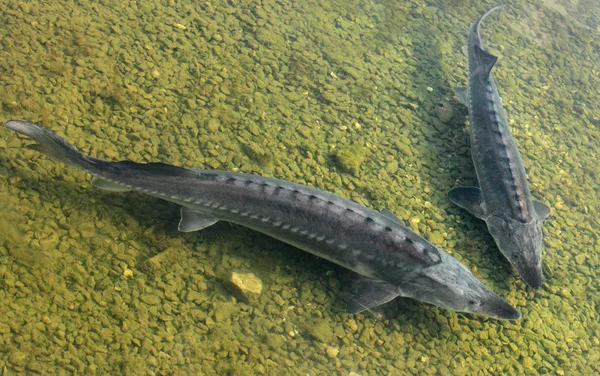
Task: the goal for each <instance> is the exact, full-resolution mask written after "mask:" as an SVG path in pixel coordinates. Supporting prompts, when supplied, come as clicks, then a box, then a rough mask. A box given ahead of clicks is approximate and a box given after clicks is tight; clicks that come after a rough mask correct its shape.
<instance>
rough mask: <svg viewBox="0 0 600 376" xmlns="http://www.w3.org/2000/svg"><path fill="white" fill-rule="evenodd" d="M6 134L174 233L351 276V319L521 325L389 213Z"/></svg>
mask: <svg viewBox="0 0 600 376" xmlns="http://www.w3.org/2000/svg"><path fill="white" fill-rule="evenodd" d="M5 126H6V128H8V129H11V130H13V131H15V132H18V133H21V134H24V135H26V136H28V137H30V138H32V139H33V140H35V141H37V143H36V144H32V145H29V146H28V147H29V148H31V149H33V150H37V151H39V152H42V153H44V154H46V155H47V156H49V157H51V158H53V159H56V160H58V161H61V162H63V163H66V164H69V165H73V166H75V167H78V168H80V169H83V170H84V171H86V172H88V173H90V174H91V175H93V176H94V180H93V181H92V184H93V185H94V186H95V187H98V188H102V189H107V190H110V191H117V192H125V191H132V190H133V191H138V192H141V193H145V194H148V195H151V196H155V197H158V198H160V199H163V200H166V201H170V202H174V203H176V204H178V205H181V207H182V208H181V220H180V222H179V226H178V228H179V230H180V231H183V232H188V231H197V230H202V229H204V228H206V227H208V226H211V225H213V224H214V223H216V222H217V221H227V222H232V223H236V224H239V225H241V226H245V227H249V228H251V229H253V230H256V231H259V232H262V233H264V234H267V235H270V236H272V237H274V238H276V239H279V240H281V241H283V242H286V243H289V244H291V245H294V246H296V247H298V248H300V249H302V250H305V251H307V252H310V253H312V254H314V255H316V256H319V257H322V258H324V259H326V260H329V261H331V262H333V263H335V264H338V265H341V266H343V267H345V268H347V269H350V270H352V271H354V272H356V273H358V274H359V275H361V276H362V277H364V278H362V279H360V280H358V281H357V282H356V284H355V285H354V287H353V293H354V295H353V297H352V298H351V299H350V301H349V303H348V305H347V312H348V313H358V312H361V311H364V310H367V309H370V308H372V307H375V306H378V305H380V304H384V303H387V302H389V301H391V300H392V299H394V298H396V297H398V296H401V297H409V298H414V299H417V300H421V301H423V302H427V303H430V304H433V305H436V306H439V307H442V308H447V309H450V310H454V311H460V312H467V313H474V314H481V315H485V316H490V317H494V318H499V319H508V320H516V319H519V318H520V317H521V316H520V314H519V313H518V312H517V311H516V310H515V308H513V307H512V306H511V305H510V304H509V303H507V302H506V301H504V300H503V299H502V298H500V297H499V296H498V295H496V294H495V293H493V292H492V291H490V290H488V289H487V288H486V287H485V286H484V285H483V283H481V282H480V281H479V280H478V279H477V278H476V277H475V276H474V275H473V274H471V272H470V271H469V270H468V269H467V268H466V267H465V266H464V265H462V264H461V263H460V262H458V261H457V260H456V259H455V258H453V257H451V256H450V255H448V254H446V253H445V252H443V251H442V250H440V249H439V248H437V247H436V246H434V245H433V244H431V243H429V242H428V241H427V240H425V239H424V238H422V237H421V236H419V235H417V234H416V233H414V232H412V231H411V230H410V229H408V228H407V227H405V226H404V225H403V224H402V223H401V222H400V220H399V219H398V218H396V217H395V216H394V215H393V214H391V213H390V212H388V211H383V212H381V213H379V212H376V211H373V210H371V209H368V208H366V207H364V206H362V205H359V204H357V203H355V202H352V201H350V200H346V199H344V198H341V197H338V196H335V195H333V194H331V193H327V192H324V191H321V190H319V189H316V188H311V187H307V186H304V185H300V184H295V183H291V182H287V181H283V180H278V179H272V178H267V177H262V176H257V175H250V174H243V173H237V172H225V171H210V170H200V169H192V168H183V167H176V166H172V165H168V164H164V163H149V164H140V163H135V162H130V161H121V162H108V161H104V160H101V159H97V158H93V157H90V156H87V155H84V154H82V153H80V152H79V151H77V150H76V149H75V148H74V147H73V146H72V145H70V144H69V143H67V142H66V141H65V140H63V139H62V138H61V137H59V136H58V135H56V134H55V133H54V132H52V131H50V130H48V129H46V128H44V127H42V126H39V125H36V124H33V123H28V122H24V121H17V120H11V121H9V122H7V123H6V124H5Z"/></svg>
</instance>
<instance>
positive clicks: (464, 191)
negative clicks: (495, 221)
mask: <svg viewBox="0 0 600 376" xmlns="http://www.w3.org/2000/svg"><path fill="white" fill-rule="evenodd" d="M448 198H449V199H450V201H452V202H453V203H455V204H456V205H458V206H460V207H461V208H463V209H465V210H466V211H468V212H469V213H471V214H472V215H474V216H475V217H477V218H480V219H485V203H484V202H483V195H482V194H481V189H479V188H477V187H458V188H454V189H451V190H450V192H448Z"/></svg>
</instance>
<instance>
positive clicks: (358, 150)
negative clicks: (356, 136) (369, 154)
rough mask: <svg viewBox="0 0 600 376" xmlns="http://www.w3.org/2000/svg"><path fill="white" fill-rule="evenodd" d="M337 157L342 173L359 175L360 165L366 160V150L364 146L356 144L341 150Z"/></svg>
mask: <svg viewBox="0 0 600 376" xmlns="http://www.w3.org/2000/svg"><path fill="white" fill-rule="evenodd" d="M335 156H336V159H337V162H338V164H339V166H340V168H341V169H342V171H344V172H347V173H350V174H353V175H358V172H359V170H360V165H361V164H362V163H363V161H364V160H365V148H364V147H363V146H362V145H359V144H354V145H352V146H349V147H346V148H343V149H339V150H338V151H337V153H336V155H335Z"/></svg>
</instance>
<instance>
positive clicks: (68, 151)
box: [4, 120, 93, 169]
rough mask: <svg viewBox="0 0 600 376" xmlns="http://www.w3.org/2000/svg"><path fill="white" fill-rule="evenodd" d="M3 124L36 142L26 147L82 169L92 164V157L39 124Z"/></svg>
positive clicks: (17, 122)
mask: <svg viewBox="0 0 600 376" xmlns="http://www.w3.org/2000/svg"><path fill="white" fill-rule="evenodd" d="M4 126H5V127H6V128H8V129H10V130H12V131H15V132H17V133H21V134H23V135H25V136H28V137H31V138H32V139H33V140H34V141H36V142H37V143H36V144H31V145H27V148H29V149H32V150H36V151H39V152H40V153H43V154H46V155H47V156H48V157H50V158H52V159H56V160H57V161H60V162H63V163H65V164H69V165H74V166H77V167H80V168H84V169H86V167H89V165H90V164H93V160H92V158H90V157H88V156H86V155H85V154H82V153H81V152H79V151H78V150H77V149H75V147H73V145H71V144H69V143H68V142H67V141H65V140H64V139H63V138H61V137H60V136H58V135H57V134H56V133H54V132H52V131H51V130H49V129H46V128H44V127H42V126H40V125H37V124H34V123H29V122H26V121H21V120H10V121H8V122H7V123H6V124H4Z"/></svg>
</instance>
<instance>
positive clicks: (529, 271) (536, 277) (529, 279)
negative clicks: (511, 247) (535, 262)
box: [518, 266, 543, 289]
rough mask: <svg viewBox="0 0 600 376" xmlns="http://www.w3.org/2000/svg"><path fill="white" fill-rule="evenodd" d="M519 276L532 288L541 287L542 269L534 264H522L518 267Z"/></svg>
mask: <svg viewBox="0 0 600 376" xmlns="http://www.w3.org/2000/svg"><path fill="white" fill-rule="evenodd" d="M518 270H519V274H520V275H521V278H523V280H524V281H525V283H527V284H528V285H529V286H531V287H533V288H534V289H539V288H540V287H542V282H543V276H542V269H541V268H538V267H536V266H523V267H521V268H519V269H518Z"/></svg>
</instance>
